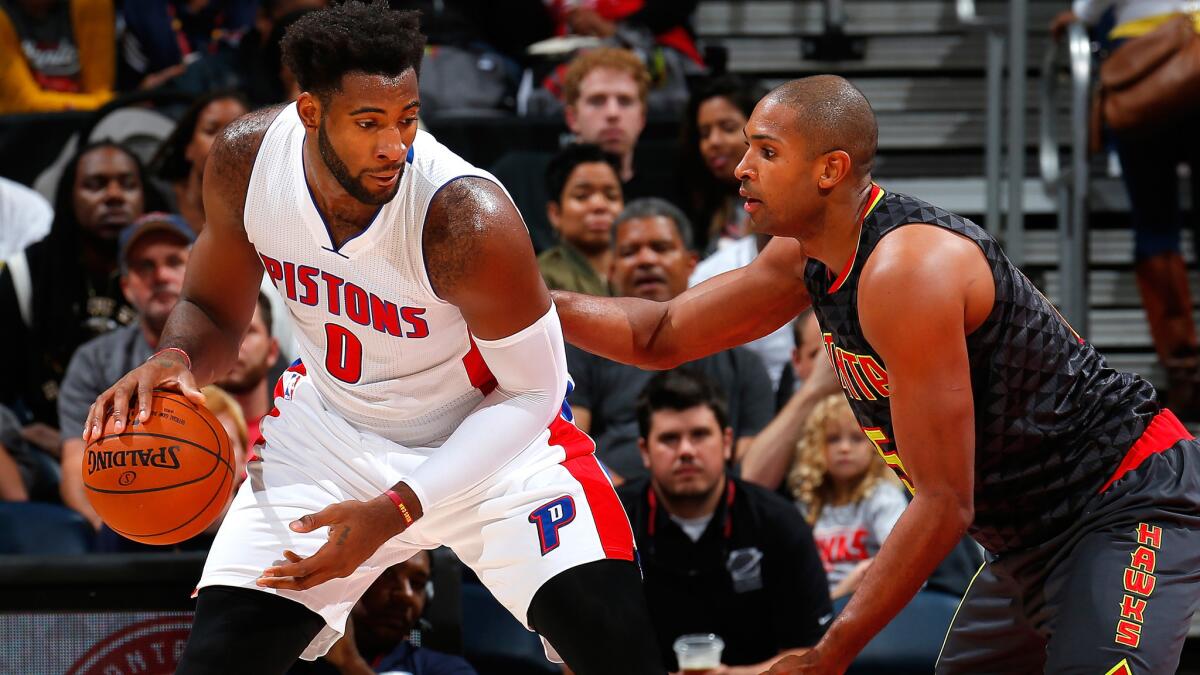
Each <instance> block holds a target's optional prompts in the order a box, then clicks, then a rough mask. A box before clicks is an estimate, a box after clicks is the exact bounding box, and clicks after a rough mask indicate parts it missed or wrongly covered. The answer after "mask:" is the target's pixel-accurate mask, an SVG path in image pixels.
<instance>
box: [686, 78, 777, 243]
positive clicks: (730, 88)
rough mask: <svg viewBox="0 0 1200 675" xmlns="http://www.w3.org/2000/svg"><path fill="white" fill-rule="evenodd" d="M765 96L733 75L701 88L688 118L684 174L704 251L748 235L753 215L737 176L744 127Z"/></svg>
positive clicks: (699, 239)
mask: <svg viewBox="0 0 1200 675" xmlns="http://www.w3.org/2000/svg"><path fill="white" fill-rule="evenodd" d="M761 95H762V92H760V91H759V90H758V87H756V86H751V85H749V84H747V83H746V82H743V81H742V80H740V79H738V78H737V77H734V76H725V77H719V78H716V79H714V80H712V81H710V82H709V83H708V84H706V85H704V86H701V87H700V88H698V89H696V91H695V93H693V94H692V97H691V99H690V100H689V101H688V106H687V112H686V114H685V116H684V119H683V125H682V131H683V140H682V144H681V146H680V147H681V148H682V150H683V167H682V168H683V171H682V172H681V174H682V178H683V180H684V185H685V186H686V191H685V192H686V195H687V200H688V203H687V207H688V210H689V212H690V213H689V215H690V216H691V218H692V222H693V223H695V227H696V230H697V231H696V238H695V239H696V242H697V246H698V247H699V248H700V249H701V250H702V251H704V252H705V253H711V252H712V251H714V250H716V249H717V248H719V247H721V246H723V245H726V244H729V243H731V242H733V241H736V240H738V239H741V238H742V237H744V236H745V235H746V234H747V233H748V232H749V230H748V229H747V222H748V216H747V214H746V212H745V211H744V210H743V209H742V198H741V197H740V196H739V195H738V187H739V185H740V182H739V181H738V179H737V177H736V176H735V175H734V173H733V170H734V169H735V168H737V165H738V162H739V161H741V159H742V155H744V154H745V153H746V138H745V136H743V135H742V127H744V126H746V120H747V119H749V118H750V113H751V112H752V111H753V110H754V104H756V103H758V99H759V98H761Z"/></svg>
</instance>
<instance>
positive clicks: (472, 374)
mask: <svg viewBox="0 0 1200 675" xmlns="http://www.w3.org/2000/svg"><path fill="white" fill-rule="evenodd" d="M467 340H469V341H470V342H471V348H470V349H469V350H467V353H466V355H464V356H463V357H462V362H463V367H464V368H466V369H467V378H468V379H470V380H471V386H472V387H475V388H476V389H478V390H479V391H481V392H483V395H484V396H487V395H488V394H490V393H492V390H493V389H495V388H496V376H495V375H492V371H491V369H489V368H488V367H487V363H486V362H485V361H484V360H483V354H480V353H479V345H477V344H475V338H473V337H471V334H470V333H468V334H467Z"/></svg>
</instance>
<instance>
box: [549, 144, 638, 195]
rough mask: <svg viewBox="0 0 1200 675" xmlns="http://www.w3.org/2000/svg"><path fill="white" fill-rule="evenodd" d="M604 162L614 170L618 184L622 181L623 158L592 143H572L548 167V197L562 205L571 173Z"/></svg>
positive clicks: (551, 160)
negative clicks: (580, 167)
mask: <svg viewBox="0 0 1200 675" xmlns="http://www.w3.org/2000/svg"><path fill="white" fill-rule="evenodd" d="M595 162H603V163H605V164H608V165H609V166H611V167H612V168H613V171H614V172H615V173H616V174H617V182H618V183H620V181H621V158H620V157H617V156H616V155H614V154H613V153H611V152H605V151H604V150H603V149H602V148H601V147H600V146H598V145H594V144H592V143H572V144H571V145H568V146H567V147H565V148H563V149H562V150H559V151H558V154H557V155H555V156H554V157H552V158H551V159H550V163H549V164H548V165H546V195H547V197H548V198H549V199H550V201H552V202H554V203H555V204H560V203H562V191H563V190H564V189H565V188H566V187H567V181H568V180H569V179H570V178H571V172H573V171H575V167H577V166H579V165H580V164H592V163H595Z"/></svg>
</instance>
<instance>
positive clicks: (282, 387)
mask: <svg viewBox="0 0 1200 675" xmlns="http://www.w3.org/2000/svg"><path fill="white" fill-rule="evenodd" d="M304 375H305V371H304V364H303V363H301V362H300V359H296V361H295V362H294V363H292V365H291V367H289V368H288V369H287V370H285V371H284V372H283V375H280V376H279V385H278V386H277V391H276V392H275V395H276V396H282V397H283V399H284V400H285V401H290V400H292V396H293V395H294V394H295V393H296V385H298V384H300V378H301V377H304Z"/></svg>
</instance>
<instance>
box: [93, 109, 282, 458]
mask: <svg viewBox="0 0 1200 675" xmlns="http://www.w3.org/2000/svg"><path fill="white" fill-rule="evenodd" d="M278 112H279V108H271V109H267V110H262V111H258V112H254V113H250V114H249V115H246V116H243V117H242V118H240V119H238V120H236V121H234V122H233V123H232V124H230V125H229V126H227V127H226V128H225V130H224V131H223V132H222V133H221V135H220V136H219V137H218V138H217V140H216V142H214V143H213V147H212V150H211V152H210V153H209V156H208V164H207V165H206V166H205V172H204V208H205V216H206V219H207V223H206V225H205V227H204V230H203V231H202V232H201V233H200V235H199V236H198V237H197V238H196V243H195V244H193V245H192V251H191V255H190V256H189V257H188V266H187V276H185V277H184V282H183V294H182V296H181V297H180V299H179V302H178V304H176V305H175V309H174V310H173V311H172V312H171V316H170V317H169V318H168V319H167V324H166V327H165V328H164V329H163V334H162V338H161V339H160V340H159V343H158V348H159V350H160V351H159V353H158V354H157V355H156V356H155V357H154V358H151V359H150V360H149V361H147V362H146V363H144V364H142V365H141V366H139V367H138V368H136V369H134V370H133V371H131V372H130V373H129V374H127V375H126V376H125V377H123V378H121V379H120V380H119V381H118V382H117V383H116V384H114V385H113V386H112V387H110V388H109V389H108V390H107V391H105V392H104V393H102V394H101V395H100V396H99V397H98V398H97V399H96V402H95V403H94V404H92V407H91V409H90V410H89V412H88V416H87V421H86V422H85V424H84V431H83V433H84V436H83V438H84V441H85V442H90V441H91V439H92V438H94V437H96V436H98V435H99V434H100V431H101V429H103V428H104V423H105V420H106V418H107V417H108V416H109V415H111V416H112V418H113V422H114V429H115V430H116V431H117V432H120V431H121V430H122V429H123V428H124V427H125V425H126V424H128V423H129V421H130V415H131V413H132V412H133V411H136V414H137V416H138V418H139V419H140V420H141V421H145V420H146V419H148V418H149V415H150V407H149V406H150V399H151V392H152V391H153V390H154V389H155V388H160V387H163V388H170V389H177V390H179V391H180V392H181V393H183V394H184V395H185V396H187V397H188V398H189V399H192V400H193V401H196V402H203V400H204V397H203V395H202V394H201V393H200V391H199V387H200V386H203V385H204V384H207V383H209V382H211V381H213V380H214V379H215V378H216V377H218V376H219V375H221V374H223V373H224V372H226V371H227V370H228V369H229V368H230V367H232V366H233V364H234V362H235V361H236V359H237V353H238V345H239V343H240V342H241V339H242V335H243V334H244V333H245V332H246V326H248V325H249V323H250V319H251V317H252V316H253V315H254V305H255V302H256V300H257V296H258V287H259V284H260V283H261V282H262V273H263V268H262V262H261V261H260V260H259V259H258V255H257V253H255V250H254V246H253V245H252V244H251V243H250V241H249V240H248V239H247V238H246V229H245V223H244V222H243V216H242V212H243V209H244V208H245V204H246V187H247V185H248V184H249V182H250V172H251V170H252V169H253V166H254V158H255V156H256V155H257V154H258V146H259V145H260V144H261V142H262V136H263V134H264V133H265V132H266V129H267V127H268V126H270V124H271V121H272V120H273V119H274V118H275V115H277V114H278ZM185 355H186V356H185Z"/></svg>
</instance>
